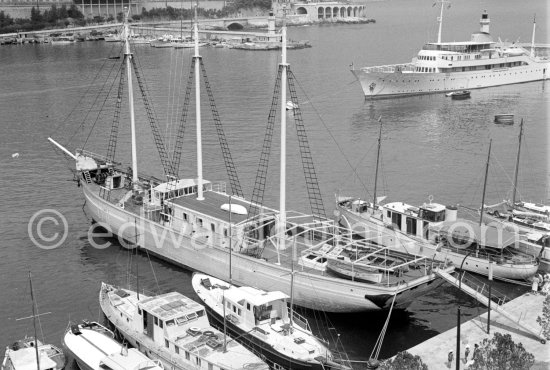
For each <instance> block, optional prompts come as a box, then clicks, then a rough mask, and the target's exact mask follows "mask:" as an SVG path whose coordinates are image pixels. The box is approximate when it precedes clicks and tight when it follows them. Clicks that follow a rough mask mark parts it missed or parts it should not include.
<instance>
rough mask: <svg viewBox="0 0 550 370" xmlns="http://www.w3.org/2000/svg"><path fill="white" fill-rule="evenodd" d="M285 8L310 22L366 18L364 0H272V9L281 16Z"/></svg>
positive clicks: (293, 14)
mask: <svg viewBox="0 0 550 370" xmlns="http://www.w3.org/2000/svg"><path fill="white" fill-rule="evenodd" d="M283 8H286V9H287V11H288V13H287V14H289V15H290V16H295V17H300V18H306V19H307V20H309V21H310V22H323V21H325V22H346V21H352V20H361V19H363V20H366V16H367V11H366V5H365V2H364V1H361V2H360V1H352V0H346V1H334V0H330V1H323V0H320V1H310V0H294V1H290V0H274V1H273V11H274V12H275V15H276V16H277V17H280V16H282V12H283Z"/></svg>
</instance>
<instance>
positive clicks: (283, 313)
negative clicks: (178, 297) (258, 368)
mask: <svg viewBox="0 0 550 370" xmlns="http://www.w3.org/2000/svg"><path fill="white" fill-rule="evenodd" d="M192 284H193V289H194V290H195V292H196V293H197V295H198V296H199V298H200V299H201V300H202V301H203V303H204V304H205V307H206V310H207V312H208V314H209V316H210V317H211V318H212V319H213V320H214V321H215V322H216V324H217V325H216V326H218V327H219V328H224V327H225V328H226V330H227V331H228V332H229V333H230V334H231V335H232V336H233V337H235V338H237V341H239V342H241V343H242V344H244V345H246V346H247V347H249V348H251V349H253V350H255V351H257V352H259V353H262V354H264V355H265V356H266V358H267V360H268V363H269V365H270V366H271V367H272V368H275V369H277V368H283V367H284V368H290V369H311V370H313V369H319V370H321V369H344V368H347V367H346V366H344V365H341V364H339V363H337V362H334V361H333V355H332V353H331V352H330V351H329V349H328V348H327V347H326V346H325V345H324V344H323V343H322V342H321V341H320V340H319V339H318V338H316V337H315V336H314V335H313V333H312V331H311V328H310V326H309V323H308V321H307V319H305V318H304V317H302V316H300V315H298V314H296V312H293V311H292V309H291V310H289V300H290V299H289V298H290V297H289V296H287V295H286V294H284V293H283V292H277V291H271V292H266V291H263V290H260V289H256V288H253V287H248V286H247V287H237V286H235V285H232V284H229V283H227V282H225V281H223V280H220V279H217V278H215V277H212V276H209V275H205V274H198V273H195V274H194V275H193V280H192ZM224 306H225V307H224ZM224 317H225V318H226V320H224ZM224 323H225V325H224Z"/></svg>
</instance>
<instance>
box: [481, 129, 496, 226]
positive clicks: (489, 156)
mask: <svg viewBox="0 0 550 370" xmlns="http://www.w3.org/2000/svg"><path fill="white" fill-rule="evenodd" d="M492 144H493V139H491V140H490V141H489V153H488V154H487V165H486V166H485V180H484V181H483V196H482V198H481V211H480V212H479V226H481V224H482V223H483V205H484V204H485V190H486V189H487V175H488V174H489V159H490V158H491V145H492Z"/></svg>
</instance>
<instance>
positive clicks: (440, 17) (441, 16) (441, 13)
mask: <svg viewBox="0 0 550 370" xmlns="http://www.w3.org/2000/svg"><path fill="white" fill-rule="evenodd" d="M440 2H441V9H440V11H439V17H437V22H438V23H439V30H438V32H437V43H440V42H441V28H442V26H443V7H444V6H445V3H448V2H449V1H447V0H441V1H440Z"/></svg>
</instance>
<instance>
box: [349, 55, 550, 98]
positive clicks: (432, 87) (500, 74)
mask: <svg viewBox="0 0 550 370" xmlns="http://www.w3.org/2000/svg"><path fill="white" fill-rule="evenodd" d="M549 68H550V62H548V61H540V62H531V64H530V65H528V66H521V67H514V68H508V69H504V68H503V69H502V70H487V71H484V70H483V71H470V72H468V71H466V72H451V73H417V72H374V71H367V69H368V68H361V69H353V70H352V71H351V72H352V73H353V74H354V75H355V77H356V78H357V80H358V81H359V83H360V84H361V88H362V89H363V93H364V94H365V98H368V99H377V98H378V99H379V98H394V97H399V96H411V95H423V94H434V93H442V92H446V91H455V90H465V89H467V90H472V89H482V88H486V87H494V86H501V85H510V84H518V83H524V82H533V81H541V80H546V79H547V78H548V73H549Z"/></svg>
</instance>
